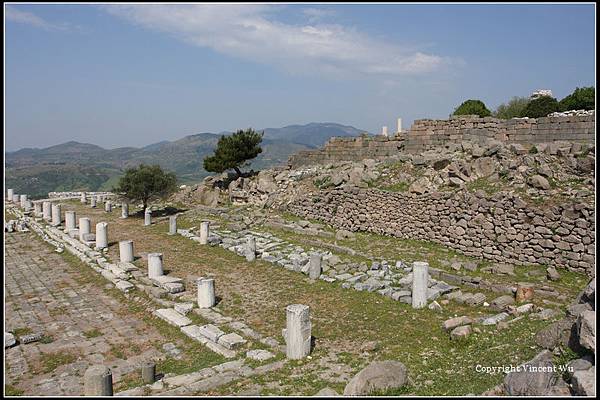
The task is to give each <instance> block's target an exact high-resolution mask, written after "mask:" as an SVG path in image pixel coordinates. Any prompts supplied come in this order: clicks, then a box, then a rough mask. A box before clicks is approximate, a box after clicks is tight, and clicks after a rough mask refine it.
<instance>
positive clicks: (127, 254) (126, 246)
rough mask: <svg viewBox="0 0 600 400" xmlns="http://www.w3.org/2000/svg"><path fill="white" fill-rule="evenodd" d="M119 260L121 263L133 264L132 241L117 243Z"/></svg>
mask: <svg viewBox="0 0 600 400" xmlns="http://www.w3.org/2000/svg"><path fill="white" fill-rule="evenodd" d="M119 258H120V259H121V262H133V240H121V241H120V242H119Z"/></svg>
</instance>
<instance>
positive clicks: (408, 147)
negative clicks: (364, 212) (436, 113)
mask: <svg viewBox="0 0 600 400" xmlns="http://www.w3.org/2000/svg"><path fill="white" fill-rule="evenodd" d="M490 140H498V141H502V142H505V143H519V144H522V145H524V146H525V147H530V146H531V145H534V144H540V143H551V142H556V141H568V142H576V143H587V144H594V143H595V115H584V116H559V117H544V118H537V119H536V118H529V119H510V120H503V119H497V118H492V117H485V118H479V117H477V116H461V117H454V118H451V119H448V120H429V119H421V120H416V121H415V122H414V124H413V126H412V127H411V129H410V130H409V131H408V132H406V133H402V134H396V135H395V136H392V137H386V136H369V137H352V138H331V139H330V140H329V141H328V142H327V143H326V144H325V146H324V147H323V148H321V149H317V150H307V151H301V152H299V153H297V154H294V155H292V156H291V157H290V159H289V161H288V164H290V165H291V166H292V167H293V168H296V167H299V166H303V165H312V164H328V163H335V162H339V161H359V160H364V159H367V158H375V159H381V158H386V157H390V156H394V155H398V154H399V153H401V152H406V153H418V152H422V151H426V150H431V149H436V148H448V147H452V146H454V147H457V146H460V145H461V144H462V143H464V142H471V143H482V142H486V141H490Z"/></svg>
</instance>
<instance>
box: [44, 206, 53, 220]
mask: <svg viewBox="0 0 600 400" xmlns="http://www.w3.org/2000/svg"><path fill="white" fill-rule="evenodd" d="M42 215H43V217H44V220H46V221H50V220H51V219H52V203H51V202H49V201H44V202H43V203H42Z"/></svg>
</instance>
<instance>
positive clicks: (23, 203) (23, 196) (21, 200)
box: [19, 194, 27, 208]
mask: <svg viewBox="0 0 600 400" xmlns="http://www.w3.org/2000/svg"><path fill="white" fill-rule="evenodd" d="M26 201H27V195H26V194H22V195H20V196H19V202H20V204H21V208H25V202H26Z"/></svg>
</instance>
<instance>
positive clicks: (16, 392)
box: [4, 384, 25, 396]
mask: <svg viewBox="0 0 600 400" xmlns="http://www.w3.org/2000/svg"><path fill="white" fill-rule="evenodd" d="M23 393H25V391H24V390H21V389H19V388H16V387H14V386H13V385H9V384H5V385H4V395H5V396H23Z"/></svg>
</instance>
